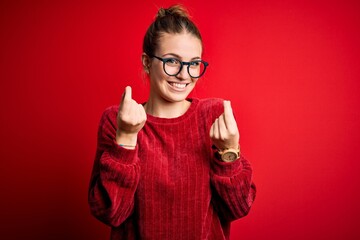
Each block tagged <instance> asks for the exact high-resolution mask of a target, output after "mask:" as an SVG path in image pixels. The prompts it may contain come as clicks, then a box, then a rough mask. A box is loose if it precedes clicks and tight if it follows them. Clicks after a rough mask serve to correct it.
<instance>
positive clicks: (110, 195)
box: [88, 109, 140, 226]
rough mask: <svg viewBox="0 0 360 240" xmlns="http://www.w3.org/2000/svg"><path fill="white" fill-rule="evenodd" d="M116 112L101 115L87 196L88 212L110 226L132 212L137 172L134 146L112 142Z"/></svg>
mask: <svg viewBox="0 0 360 240" xmlns="http://www.w3.org/2000/svg"><path fill="white" fill-rule="evenodd" d="M116 113H117V112H116V110H114V109H108V110H107V111H105V113H104V114H103V116H102V118H101V121H100V126H99V131H98V146H97V152H96V157H95V162H94V166H93V171H92V175H91V181H90V186H89V195H88V201H89V206H90V210H91V213H92V214H93V215H94V216H95V217H96V218H97V219H99V220H100V221H102V222H104V223H105V224H108V225H111V226H119V225H120V224H121V223H122V222H123V221H125V220H126V219H127V218H128V217H129V216H130V215H131V213H132V212H133V208H134V194H135V191H136V188H137V184H138V182H139V173H140V166H139V159H138V158H137V149H135V150H128V149H125V148H122V147H120V146H118V145H117V144H116V142H115V137H116Z"/></svg>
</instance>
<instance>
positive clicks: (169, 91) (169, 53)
mask: <svg viewBox="0 0 360 240" xmlns="http://www.w3.org/2000/svg"><path fill="white" fill-rule="evenodd" d="M158 46H159V48H158V49H156V51H155V53H154V54H155V55H156V56H158V57H163V58H166V57H176V58H178V59H179V60H181V61H192V60H195V59H201V55H202V44H201V41H200V40H199V39H198V38H196V37H195V36H193V35H192V34H190V33H187V32H182V33H180V34H168V33H164V34H163V35H162V37H161V38H160V39H159V45H158ZM142 63H143V66H144V69H145V72H146V73H147V74H148V76H149V80H150V94H149V99H148V101H147V103H146V104H145V106H143V105H141V104H138V103H137V102H136V101H135V100H134V99H132V90H131V87H130V86H127V87H126V88H125V91H124V93H123V97H122V100H121V103H120V107H119V112H118V116H117V125H118V129H117V132H116V142H117V143H118V144H124V145H129V146H124V147H125V148H128V149H134V148H135V146H136V142H137V134H138V132H139V131H140V130H141V129H142V128H143V126H144V125H145V122H146V114H147V113H148V114H150V115H153V116H156V117H162V118H175V117H178V116H181V115H183V114H184V113H185V112H186V111H187V109H188V108H189V107H190V105H191V103H190V102H189V101H187V100H186V98H187V96H188V95H189V94H190V93H191V91H192V90H193V89H194V87H195V85H196V82H197V79H194V78H191V77H190V76H189V74H188V72H187V69H186V67H183V69H182V70H181V72H180V73H179V74H178V75H177V76H168V75H167V74H166V73H165V72H164V70H163V63H162V62H161V61H159V60H158V59H155V58H150V57H149V56H147V55H146V54H145V53H143V54H142ZM179 84H186V87H184V85H179ZM209 136H210V138H211V140H212V142H213V143H214V145H215V146H216V147H217V148H218V149H226V148H238V147H239V145H238V143H239V138H240V137H239V131H238V128H237V124H236V121H235V118H234V115H233V112H232V108H231V104H230V101H224V113H223V114H221V115H220V116H219V118H217V119H216V120H215V121H214V123H213V124H212V126H211V129H210V132H209Z"/></svg>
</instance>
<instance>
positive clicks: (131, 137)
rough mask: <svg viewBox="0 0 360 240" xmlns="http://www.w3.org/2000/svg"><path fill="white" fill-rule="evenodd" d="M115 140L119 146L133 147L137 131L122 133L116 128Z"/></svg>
mask: <svg viewBox="0 0 360 240" xmlns="http://www.w3.org/2000/svg"><path fill="white" fill-rule="evenodd" d="M115 141H116V143H117V144H118V145H119V146H121V147H124V148H129V149H134V148H135V146H136V142H137V133H135V134H134V133H124V132H122V131H120V130H117V131H116V138H115Z"/></svg>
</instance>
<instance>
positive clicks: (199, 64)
mask: <svg viewBox="0 0 360 240" xmlns="http://www.w3.org/2000/svg"><path fill="white" fill-rule="evenodd" d="M150 57H153V58H156V59H159V60H160V61H162V62H163V68H164V72H165V73H166V74H167V75H169V76H176V75H178V74H179V73H180V72H181V70H182V68H183V66H184V65H187V71H188V73H189V75H190V77H192V78H199V77H201V76H202V75H203V74H204V73H205V70H206V67H207V66H208V65H209V64H208V63H207V62H205V61H203V60H194V61H191V62H182V61H180V60H179V59H177V58H161V57H157V56H154V55H152V56H150Z"/></svg>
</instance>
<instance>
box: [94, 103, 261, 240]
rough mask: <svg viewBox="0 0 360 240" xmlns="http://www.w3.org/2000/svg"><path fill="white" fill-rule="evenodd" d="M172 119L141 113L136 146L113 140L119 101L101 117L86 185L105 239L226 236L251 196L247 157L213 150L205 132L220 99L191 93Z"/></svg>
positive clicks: (196, 239) (220, 105)
mask: <svg viewBox="0 0 360 240" xmlns="http://www.w3.org/2000/svg"><path fill="white" fill-rule="evenodd" d="M189 100H190V101H191V105H190V107H189V109H188V110H187V112H186V113H185V114H184V115H182V116H180V117H177V118H171V119H168V118H158V117H154V116H151V115H147V121H146V123H145V126H144V127H143V129H142V130H141V131H140V132H139V133H138V140H137V146H136V148H135V150H129V149H125V148H123V147H120V146H118V145H117V144H116V141H115V135H116V128H117V125H116V116H117V112H118V106H113V107H110V108H108V109H106V110H105V112H104V113H103V115H102V118H101V121H100V126H99V131H98V146H97V151H96V157H95V162H94V167H93V172H92V176H91V181H90V187H89V205H90V209H91V212H92V214H93V215H94V216H95V217H96V218H98V219H99V220H100V221H102V222H104V223H105V224H107V225H109V226H111V239H114V240H115V239H116V240H118V239H127V240H131V239H150V240H151V239H156V240H162V239H166V240H168V239H169V240H170V239H178V240H182V239H187V240H189V239H194V240H199V239H208V240H212V239H213V240H220V239H229V233H230V222H231V221H233V220H235V219H238V218H241V217H243V216H245V215H246V214H247V213H248V211H249V209H250V207H251V204H252V202H253V200H254V198H255V192H256V190H255V185H254V184H253V183H252V169H251V166H250V163H249V162H248V161H247V160H246V159H245V158H244V157H243V155H241V157H240V159H238V160H236V161H234V162H232V163H225V162H222V161H221V160H218V159H217V158H216V157H215V156H214V150H213V149H212V143H211V140H210V137H209V130H210V127H211V125H212V123H213V122H214V120H215V119H216V118H217V117H219V116H220V114H222V113H223V111H224V107H223V101H222V100H221V99H202V100H199V99H195V98H194V99H189Z"/></svg>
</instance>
